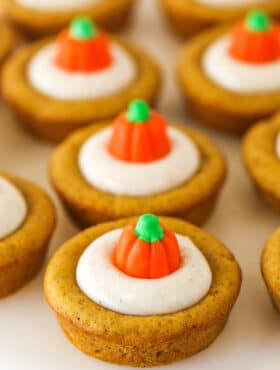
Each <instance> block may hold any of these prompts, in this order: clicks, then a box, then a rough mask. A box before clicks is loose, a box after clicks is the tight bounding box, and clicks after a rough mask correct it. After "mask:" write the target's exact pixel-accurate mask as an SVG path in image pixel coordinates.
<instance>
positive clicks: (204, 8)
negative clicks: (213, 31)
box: [159, 0, 280, 36]
mask: <svg viewBox="0 0 280 370" xmlns="http://www.w3.org/2000/svg"><path fill="white" fill-rule="evenodd" d="M159 2H160V4H161V6H162V9H163V10H164V12H165V14H166V16H167V18H168V20H169V22H170V24H171V26H172V28H173V29H174V30H175V31H177V32H178V33H180V34H182V35H184V36H191V35H193V34H195V33H197V32H199V31H201V30H203V29H205V28H206V27H213V26H215V25H217V24H218V23H222V22H228V21H231V20H234V19H238V18H241V17H242V16H244V15H245V14H246V13H247V12H248V10H250V9H252V8H254V6H252V5H247V6H238V7H236V6H234V7H228V6H227V7H220V6H209V5H207V4H202V3H199V2H198V1H195V0H159ZM256 6H257V5H256ZM261 8H262V9H263V10H265V11H266V12H268V13H269V14H271V15H272V16H274V17H279V16H280V4H279V3H278V2H277V1H275V0H271V1H268V2H266V3H264V4H261Z"/></svg>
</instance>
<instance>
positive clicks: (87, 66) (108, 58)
mask: <svg viewBox="0 0 280 370" xmlns="http://www.w3.org/2000/svg"><path fill="white" fill-rule="evenodd" d="M57 43H58V53H57V55H56V60H55V62H56V64H57V65H58V66H59V67H60V68H61V69H64V70H67V71H70V72H94V71H99V70H102V69H105V68H107V67H109V66H110V65H111V63H112V61H113V60H112V55H111V53H110V47H109V46H110V45H109V44H110V41H109V38H108V36H107V35H106V34H105V33H102V32H98V31H97V29H96V28H95V26H94V24H93V23H92V21H91V20H89V19H88V18H83V17H81V18H76V19H74V21H73V22H72V23H71V25H70V30H64V31H62V32H61V34H60V35H59V36H58V39H57Z"/></svg>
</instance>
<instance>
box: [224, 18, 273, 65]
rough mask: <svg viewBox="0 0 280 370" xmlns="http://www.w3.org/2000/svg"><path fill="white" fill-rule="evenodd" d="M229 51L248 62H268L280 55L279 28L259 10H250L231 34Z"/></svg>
mask: <svg viewBox="0 0 280 370" xmlns="http://www.w3.org/2000/svg"><path fill="white" fill-rule="evenodd" d="M229 53H230V54H231V56H232V57H233V58H234V59H237V60H240V61H242V62H248V63H268V62H273V61H275V60H277V59H278V58H279V57H280V28H279V26H278V25H276V24H271V22H270V19H269V18H268V16H267V15H266V14H265V13H263V12H261V11H252V12H251V13H249V14H248V16H247V18H246V20H245V22H241V23H238V24H237V25H236V27H235V28H234V30H233V32H232V35H231V45H230V48H229Z"/></svg>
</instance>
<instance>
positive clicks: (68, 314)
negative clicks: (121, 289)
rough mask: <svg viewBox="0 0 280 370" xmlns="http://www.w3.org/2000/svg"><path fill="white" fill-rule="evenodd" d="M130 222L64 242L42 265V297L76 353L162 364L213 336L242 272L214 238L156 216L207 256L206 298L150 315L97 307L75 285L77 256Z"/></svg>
mask: <svg viewBox="0 0 280 370" xmlns="http://www.w3.org/2000/svg"><path fill="white" fill-rule="evenodd" d="M134 220H135V218H133V219H122V220H119V221H115V222H110V223H105V224H100V225H98V226H95V227H91V228H89V229H87V230H85V231H84V232H82V233H80V234H78V235H77V236H76V237H74V238H73V239H71V240H70V241H68V242H66V243H65V244H64V245H63V246H62V247H61V248H60V249H59V250H58V251H57V253H56V254H55V255H54V257H53V258H52V259H51V261H50V263H49V265H48V267H47V270H46V274H45V280H44V288H45V296H46V300H47V302H48V304H49V305H50V306H51V308H52V309H53V310H54V312H55V314H56V315H57V318H58V320H59V323H60V325H61V327H62V329H63V330H64V332H65V333H66V335H67V337H68V338H69V339H70V341H71V342H72V343H73V344H74V345H75V346H76V347H78V348H79V349H80V350H81V351H83V352H85V353H87V354H88V355H90V356H93V357H96V358H98V359H101V360H104V361H108V362H113V363H118V364H122V365H132V366H141V367H145V366H154V365H163V364H167V363H170V362H173V361H177V360H180V359H183V358H185V357H188V356H191V355H193V354H195V353H197V352H199V351H201V350H202V349H204V348H206V347H207V346H208V345H209V344H211V343H212V342H213V341H214V340H215V338H216V337H217V336H218V335H219V333H220V332H221V331H222V329H223V328H224V326H225V324H226V322H227V319H228V317H229V314H230V311H231V309H232V307H233V305H234V303H235V301H236V299H237V296H238V293H239V289H240V284H241V274H240V269H239V266H238V264H237V262H236V261H235V259H234V257H233V256H232V254H231V253H230V252H229V251H228V250H227V249H226V247H224V246H223V245H222V244H221V243H220V242H218V241H217V240H215V239H214V238H213V237H211V236H210V235H208V234H206V233H205V232H203V231H202V230H200V229H199V228H197V227H195V226H193V225H191V224H188V223H186V222H184V221H181V220H178V219H172V218H161V221H162V222H163V223H164V224H165V225H166V227H167V228H169V229H170V230H173V231H174V232H176V233H180V234H182V235H187V236H188V237H190V238H191V239H192V240H193V242H194V243H195V244H196V245H197V247H198V248H199V249H200V250H201V252H202V253H203V255H204V256H205V257H206V259H207V261H208V263H209V265H210V268H211V270H212V272H213V282H212V286H211V288H210V291H209V292H208V294H207V296H206V297H204V298H203V299H202V300H201V301H200V302H199V303H198V304H196V305H195V306H193V307H190V308H187V309H185V310H182V311H180V312H176V313H172V314H166V315H154V316H130V315H124V314H120V313H117V312H113V311H110V310H108V309H106V308H104V307H102V306H100V305H98V304H97V303H95V302H93V301H92V300H90V299H89V298H88V297H87V296H86V295H85V294H83V293H82V292H81V290H80V289H79V287H78V285H77V282H76V267H77V263H78V261H79V258H80V256H81V255H82V253H83V252H84V250H85V249H86V248H87V246H88V245H89V244H90V243H91V242H92V241H93V240H95V239H96V238H98V237H99V236H101V235H102V234H104V233H106V232H108V231H110V230H113V229H117V228H121V227H124V226H125V225H126V224H127V223H129V222H131V221H134ZM93 284H94V281H93ZM140 299H141V298H140Z"/></svg>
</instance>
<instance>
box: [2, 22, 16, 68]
mask: <svg viewBox="0 0 280 370" xmlns="http://www.w3.org/2000/svg"><path fill="white" fill-rule="evenodd" d="M0 35H1V43H0V63H2V62H3V61H4V60H5V58H6V57H7V56H8V54H9V53H10V52H11V51H12V50H13V49H14V47H15V46H16V44H17V43H18V41H19V36H18V34H17V33H16V31H15V30H14V29H13V27H12V26H11V25H10V24H9V23H7V22H6V21H4V20H2V19H0Z"/></svg>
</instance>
